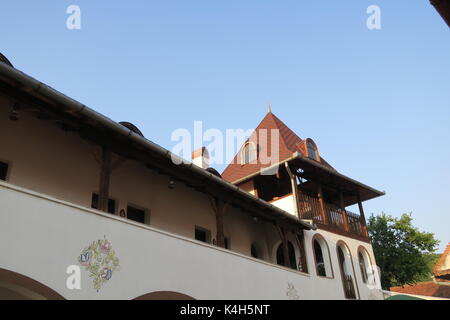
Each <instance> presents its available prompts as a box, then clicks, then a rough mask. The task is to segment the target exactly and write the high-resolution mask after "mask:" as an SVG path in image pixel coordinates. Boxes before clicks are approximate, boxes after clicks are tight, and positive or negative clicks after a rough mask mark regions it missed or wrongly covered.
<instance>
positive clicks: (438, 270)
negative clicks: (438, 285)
mask: <svg viewBox="0 0 450 320" xmlns="http://www.w3.org/2000/svg"><path fill="white" fill-rule="evenodd" d="M449 255H450V242H449V243H448V244H447V248H446V249H445V251H444V253H443V254H442V255H441V257H440V258H439V260H438V261H437V262H436V264H435V265H434V268H433V274H434V275H435V276H436V277H439V276H444V275H448V274H450V269H443V265H444V263H445V260H446V259H447V257H448V256H449Z"/></svg>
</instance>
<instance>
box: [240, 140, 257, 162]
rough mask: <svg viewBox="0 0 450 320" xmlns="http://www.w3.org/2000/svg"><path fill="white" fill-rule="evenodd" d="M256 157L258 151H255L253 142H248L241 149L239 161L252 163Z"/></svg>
mask: <svg viewBox="0 0 450 320" xmlns="http://www.w3.org/2000/svg"><path fill="white" fill-rule="evenodd" d="M257 157H258V153H257V150H256V146H255V144H254V143H252V142H248V143H247V144H246V145H245V146H244V148H243V149H242V153H241V159H242V161H241V163H242V164H247V163H252V162H254V161H256V159H257Z"/></svg>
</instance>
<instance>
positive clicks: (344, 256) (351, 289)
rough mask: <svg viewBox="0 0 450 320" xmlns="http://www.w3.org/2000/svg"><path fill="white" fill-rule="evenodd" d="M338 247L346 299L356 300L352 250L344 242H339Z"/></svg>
mask: <svg viewBox="0 0 450 320" xmlns="http://www.w3.org/2000/svg"><path fill="white" fill-rule="evenodd" d="M336 246H337V248H336V249H337V256H338V261H339V268H340V270H341V278H342V284H343V287H344V294H345V298H347V299H356V290H355V286H356V283H355V277H354V270H353V262H352V256H351V254H350V250H349V249H348V247H347V245H346V244H345V243H344V242H343V241H338V243H337V245H336Z"/></svg>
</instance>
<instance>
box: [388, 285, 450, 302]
mask: <svg viewBox="0 0 450 320" xmlns="http://www.w3.org/2000/svg"><path fill="white" fill-rule="evenodd" d="M390 291H393V292H400V293H406V294H415V295H421V296H428V297H439V298H450V286H445V285H439V284H437V283H434V282H433V281H428V282H419V283H416V284H414V285H406V286H404V287H392V288H391V289H390Z"/></svg>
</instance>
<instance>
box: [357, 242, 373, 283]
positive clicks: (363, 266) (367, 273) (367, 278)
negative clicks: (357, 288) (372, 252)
mask: <svg viewBox="0 0 450 320" xmlns="http://www.w3.org/2000/svg"><path fill="white" fill-rule="evenodd" d="M358 263H359V269H360V270H361V277H362V280H363V282H364V283H366V284H373V283H374V281H375V278H374V275H373V270H372V263H371V262H370V257H369V254H368V253H367V251H366V249H365V248H364V247H362V246H361V247H360V248H359V249H358Z"/></svg>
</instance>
